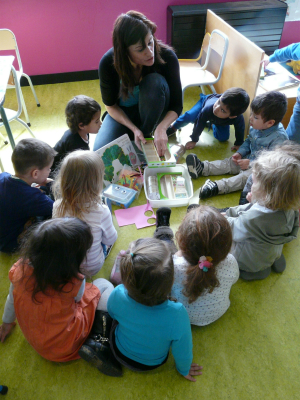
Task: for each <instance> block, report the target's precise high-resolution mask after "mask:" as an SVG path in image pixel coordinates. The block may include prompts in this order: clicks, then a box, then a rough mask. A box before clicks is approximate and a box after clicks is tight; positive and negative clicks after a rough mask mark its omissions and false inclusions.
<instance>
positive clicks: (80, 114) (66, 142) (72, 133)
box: [51, 95, 101, 174]
mask: <svg viewBox="0 0 300 400" xmlns="http://www.w3.org/2000/svg"><path fill="white" fill-rule="evenodd" d="M65 114H66V121H67V125H68V127H69V129H68V130H67V131H66V132H65V133H64V135H63V137H62V138H61V139H60V140H59V141H58V142H57V143H56V145H55V146H54V150H55V151H56V152H57V154H56V156H55V159H54V163H53V166H52V168H51V171H52V174H55V171H56V170H57V168H58V167H59V165H60V163H61V161H62V160H63V158H64V157H65V156H66V155H67V154H68V153H70V152H71V151H75V150H90V148H89V134H90V133H98V131H99V129H100V126H101V120H100V116H101V107H100V104H98V103H97V101H96V100H94V99H92V98H91V97H87V96H84V95H79V96H75V97H74V98H73V99H72V100H70V101H69V102H68V104H67V107H66V110H65Z"/></svg>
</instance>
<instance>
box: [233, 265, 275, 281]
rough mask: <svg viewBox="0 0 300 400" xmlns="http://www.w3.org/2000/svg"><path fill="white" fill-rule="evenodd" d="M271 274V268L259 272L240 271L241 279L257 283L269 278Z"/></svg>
mask: <svg viewBox="0 0 300 400" xmlns="http://www.w3.org/2000/svg"><path fill="white" fill-rule="evenodd" d="M270 273H271V267H269V268H266V269H263V270H262V271H258V272H248V271H244V270H242V269H240V278H242V279H244V281H257V280H262V279H265V278H267V277H268V276H269V275H270Z"/></svg>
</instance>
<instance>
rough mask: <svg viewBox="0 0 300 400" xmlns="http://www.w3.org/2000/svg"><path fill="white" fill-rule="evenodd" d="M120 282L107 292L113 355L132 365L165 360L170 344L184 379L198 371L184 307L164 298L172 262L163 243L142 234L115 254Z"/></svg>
mask: <svg viewBox="0 0 300 400" xmlns="http://www.w3.org/2000/svg"><path fill="white" fill-rule="evenodd" d="M120 265H121V278H122V282H123V284H121V285H119V286H117V287H116V288H115V289H114V291H113V292H112V293H111V295H110V297H109V300H108V304H107V308H108V312H109V314H110V315H111V317H112V318H113V319H114V320H115V322H114V323H113V327H112V332H111V335H110V339H111V342H110V346H111V349H112V351H113V353H114V356H115V357H116V359H117V360H118V361H119V362H120V363H121V364H123V365H125V366H127V367H128V368H130V369H132V370H134V371H148V370H152V369H154V368H157V367H159V366H161V365H162V364H164V363H165V362H166V361H167V358H168V353H169V350H170V347H171V348H172V354H173V356H174V359H175V363H176V368H177V370H178V372H179V373H180V374H182V375H183V376H184V377H185V378H186V379H188V380H191V381H195V379H194V378H193V375H200V374H201V371H200V370H201V367H200V366H199V365H197V364H194V363H192V359H193V353H192V334H191V326H190V321H189V317H188V314H187V312H186V309H185V308H184V306H183V305H182V304H181V303H175V302H174V301H171V300H169V299H168V298H169V294H170V292H171V288H172V285H173V279H174V266H173V260H172V256H171V253H170V251H169V248H168V246H167V244H166V243H165V242H164V241H162V240H158V239H153V238H145V239H138V240H137V241H135V242H132V243H131V244H130V246H129V249H128V250H127V251H124V252H123V253H122V255H121V262H120Z"/></svg>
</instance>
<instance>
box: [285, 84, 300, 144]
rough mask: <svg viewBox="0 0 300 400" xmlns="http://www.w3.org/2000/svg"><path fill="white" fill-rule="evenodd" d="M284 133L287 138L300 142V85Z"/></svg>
mask: <svg viewBox="0 0 300 400" xmlns="http://www.w3.org/2000/svg"><path fill="white" fill-rule="evenodd" d="M286 133H287V135H288V137H289V140H294V141H295V142H297V143H300V86H299V87H298V90H297V99H296V104H295V105H294V110H293V114H292V116H291V119H290V122H289V125H288V127H287V128H286Z"/></svg>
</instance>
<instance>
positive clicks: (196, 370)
mask: <svg viewBox="0 0 300 400" xmlns="http://www.w3.org/2000/svg"><path fill="white" fill-rule="evenodd" d="M202 368H203V367H201V366H200V365H198V364H195V363H192V365H191V368H190V371H189V373H188V374H187V375H185V379H187V380H189V381H192V382H196V379H195V378H193V376H197V375H202V371H201V370H202Z"/></svg>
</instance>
